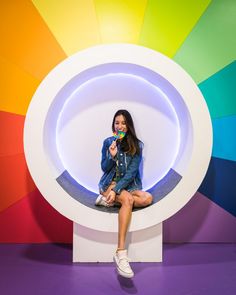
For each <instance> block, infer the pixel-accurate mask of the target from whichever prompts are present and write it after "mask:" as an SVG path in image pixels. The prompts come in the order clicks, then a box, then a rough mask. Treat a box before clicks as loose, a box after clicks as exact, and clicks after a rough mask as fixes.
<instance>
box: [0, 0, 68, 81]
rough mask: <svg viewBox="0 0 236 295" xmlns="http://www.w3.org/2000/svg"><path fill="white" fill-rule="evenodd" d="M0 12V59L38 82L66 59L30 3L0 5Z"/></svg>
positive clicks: (14, 2)
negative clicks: (14, 64)
mask: <svg viewBox="0 0 236 295" xmlns="http://www.w3.org/2000/svg"><path fill="white" fill-rule="evenodd" d="M0 11H1V18H0V36H1V46H0V55H2V56H3V57H5V58H6V59H8V60H10V61H12V62H14V63H16V64H17V65H18V66H19V67H21V68H23V69H24V70H25V71H27V72H29V73H30V74H32V75H33V76H35V77H36V78H39V79H40V80H41V79H42V78H43V77H44V76H45V75H46V74H47V73H48V72H49V71H50V70H51V69H52V68H53V67H54V66H55V65H56V64H58V63H59V62H60V61H62V60H63V59H64V58H66V54H65V53H64V51H63V50H62V48H61V47H60V46H59V44H58V43H57V41H56V39H55V38H54V36H53V35H52V33H51V32H50V31H49V29H48V27H47V26H46V24H45V22H44V21H43V19H42V17H41V16H40V15H39V13H38V11H37V10H36V8H35V6H34V5H33V4H32V3H31V1H29V0H21V1H17V0H15V1H14V0H13V1H1V4H0Z"/></svg>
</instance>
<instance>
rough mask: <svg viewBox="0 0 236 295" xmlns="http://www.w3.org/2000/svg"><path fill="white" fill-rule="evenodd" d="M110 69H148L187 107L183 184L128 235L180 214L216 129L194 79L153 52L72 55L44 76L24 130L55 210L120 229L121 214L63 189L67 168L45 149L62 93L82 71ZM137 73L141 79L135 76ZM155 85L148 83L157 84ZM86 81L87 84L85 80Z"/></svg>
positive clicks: (126, 47)
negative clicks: (87, 203) (95, 206)
mask: <svg viewBox="0 0 236 295" xmlns="http://www.w3.org/2000/svg"><path fill="white" fill-rule="evenodd" d="M107 65H109V66H113V65H114V68H115V67H116V65H118V67H119V70H117V71H116V74H120V69H121V70H122V67H123V65H124V67H123V68H124V73H123V74H124V77H125V75H129V74H130V71H131V72H132V68H135V67H137V68H140V69H144V72H145V69H146V70H147V71H150V72H153V73H157V74H158V75H159V76H160V77H163V79H164V80H166V81H168V83H169V84H170V85H172V86H173V88H174V89H175V90H176V92H178V95H179V96H180V97H181V99H182V102H181V103H180V105H178V104H176V105H175V103H174V102H173V105H174V108H175V109H176V112H177V113H178V112H179V114H181V111H180V109H185V111H184V113H185V114H184V115H183V118H181V115H179V120H180V121H181V122H182V123H181V122H180V125H181V124H182V125H181V126H182V129H181V130H180V132H182V133H183V134H182V135H183V136H182V137H183V138H184V140H183V138H182V142H180V149H182V150H183V152H182V155H181V156H178V155H177V156H176V159H175V164H174V165H175V166H174V170H175V171H176V172H177V173H179V174H180V175H181V180H180V181H179V183H178V184H177V185H176V186H175V187H174V188H173V189H172V190H171V191H170V192H169V193H168V194H167V195H166V196H165V197H164V198H162V199H161V200H160V201H158V202H157V203H155V204H153V205H151V206H149V207H147V208H144V209H142V210H139V211H135V212H133V216H132V222H131V225H130V231H136V230H141V229H145V228H147V227H151V226H154V225H156V224H158V223H160V222H162V221H164V220H165V219H167V218H169V217H170V216H172V215H173V214H175V213H176V212H177V211H179V210H180V209H181V208H182V207H183V206H184V205H185V204H186V203H187V202H188V201H189V200H190V198H191V197H192V196H193V195H194V193H195V192H196V191H197V189H198V187H199V185H200V184H201V182H202V180H203V178H204V176H205V173H206V171H207V168H208V165H209V161H210V157H211V149H212V127H211V119H210V115H209V113H208V109H207V105H206V103H205V100H204V98H203V96H202V94H201V92H200V90H199V89H198V87H197V85H196V84H195V82H194V81H193V80H192V78H191V77H190V76H189V75H188V74H187V73H186V72H185V71H184V70H183V69H182V68H181V67H180V66H179V65H178V64H176V63H175V62H174V61H173V60H171V59H169V58H167V57H166V56H164V55H162V54H160V53H158V52H156V51H153V50H151V49H148V48H145V47H142V46H137V45H131V44H109V45H99V46H95V47H91V48H88V49H86V50H83V51H80V52H78V53H76V54H74V55H73V56H70V57H68V58H67V59H66V60H64V61H63V62H62V63H60V64H59V65H58V66H56V67H55V68H54V69H53V70H52V71H51V72H50V73H49V74H48V75H47V76H46V78H45V79H44V80H43V81H42V83H41V84H40V86H39V87H38V89H37V91H36V93H35V94H34V96H33V98H32V101H31V103H30V106H29V109H28V112H27V115H26V120H25V128H24V149H25V156H26V161H27V164H28V167H29V171H30V173H31V175H32V178H33V180H34V182H35V184H36V185H37V187H38V188H39V190H40V192H41V193H42V195H43V196H44V197H45V198H46V200H47V201H48V202H49V203H50V204H51V205H52V206H53V207H54V208H55V209H56V210H58V211H59V212H60V213H61V214H63V215H64V216H66V217H67V218H69V219H71V220H73V221H74V222H76V223H78V224H81V225H83V226H86V227H88V228H91V229H95V230H100V231H108V232H116V231H117V214H114V213H108V214H107V213H104V212H101V211H99V210H92V209H91V208H89V207H87V206H85V205H84V204H82V203H80V202H78V201H77V200H75V199H74V198H72V197H71V196H70V195H69V194H68V193H67V192H66V191H65V190H64V189H63V188H62V186H61V185H59V183H58V182H57V180H56V179H57V177H58V176H59V174H60V173H59V172H58V171H59V170H60V172H62V171H63V167H61V168H58V167H59V166H60V165H61V164H58V166H57V165H56V166H55V165H54V164H53V163H55V162H60V161H59V160H58V158H56V157H57V155H55V153H54V152H50V151H49V150H47V145H50V144H51V145H54V142H56V134H55V130H56V129H57V126H54V127H53V128H51V125H50V122H51V121H50V120H51V119H52V118H53V116H51V115H50V114H52V110H53V113H54V115H55V114H56V115H58V114H59V113H60V110H61V109H62V108H63V106H64V103H65V102H63V104H60V101H59V100H58V96H59V93H61V92H63V91H64V89H65V88H66V87H67V85H69V83H70V81H71V80H73V79H74V78H75V77H80V75H81V77H82V76H83V75H84V76H86V75H85V74H84V73H87V72H89V71H90V70H91V71H93V69H97V68H101V69H103V68H105V69H106V71H107V69H109V66H107ZM127 69H128V70H127ZM130 69H131V70H130ZM122 71H123V70H122ZM106 73H107V72H106ZM112 73H113V71H112ZM108 74H109V72H108ZM113 74H114V73H113ZM135 75H136V76H137V75H138V74H137V72H136V73H135ZM142 78H143V77H141V79H142ZM150 79H151V78H150ZM151 80H152V79H151ZM154 80H155V75H154V76H153V81H154ZM153 81H151V82H150V81H149V82H150V83H155V81H154V82H153ZM83 83H86V78H85V80H84V82H83ZM81 85H82V84H81ZM63 87H64V88H63ZM169 95H170V96H171V94H169ZM58 101H59V103H58ZM129 103H130V104H132V103H133V102H129ZM142 103H143V102H142ZM181 104H182V105H181ZM94 107H96V104H95V106H94ZM137 110H138V108H137ZM53 124H54V123H53ZM184 125H186V126H187V127H186V126H184ZM177 129H178V128H177ZM185 129H186V130H188V131H186V134H185V133H184V132H185V131H183V130H185ZM45 130H46V131H45ZM169 130H171V129H169ZM189 130H191V132H190V131H189ZM177 133H178V132H177ZM177 133H176V134H177ZM173 134H175V133H173ZM186 137H188V138H186ZM141 139H142V138H141ZM45 142H46V144H45ZM48 142H50V144H49V143H48ZM54 158H55V159H54Z"/></svg>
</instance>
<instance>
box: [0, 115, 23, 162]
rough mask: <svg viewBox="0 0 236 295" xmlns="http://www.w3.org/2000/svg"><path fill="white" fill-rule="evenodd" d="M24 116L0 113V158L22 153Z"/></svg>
mask: <svg viewBox="0 0 236 295" xmlns="http://www.w3.org/2000/svg"><path fill="white" fill-rule="evenodd" d="M24 121H25V117H24V116H19V115H15V114H11V113H6V112H1V111H0V125H1V128H0V138H1V140H0V156H1V157H2V156H7V155H15V154H20V153H24V148H23V128H24Z"/></svg>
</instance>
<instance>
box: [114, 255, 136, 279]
mask: <svg viewBox="0 0 236 295" xmlns="http://www.w3.org/2000/svg"><path fill="white" fill-rule="evenodd" d="M113 259H114V262H115V263H116V269H117V271H118V273H119V275H121V276H122V277H125V278H129V279H130V278H132V277H133V276H134V272H133V271H132V268H131V267H130V265H129V261H130V259H129V258H128V257H127V250H120V251H118V252H116V253H115V255H114V257H113Z"/></svg>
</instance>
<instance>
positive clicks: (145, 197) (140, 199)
mask: <svg viewBox="0 0 236 295" xmlns="http://www.w3.org/2000/svg"><path fill="white" fill-rule="evenodd" d="M131 194H132V196H133V198H134V207H136V208H140V207H146V206H148V205H150V204H151V203H152V201H153V197H152V195H151V194H150V193H148V192H144V191H140V190H136V191H132V192H131Z"/></svg>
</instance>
